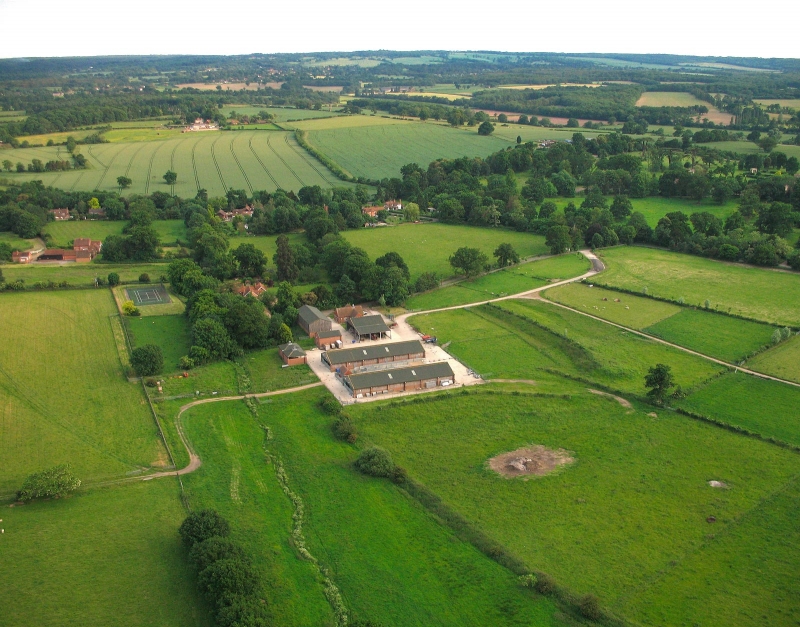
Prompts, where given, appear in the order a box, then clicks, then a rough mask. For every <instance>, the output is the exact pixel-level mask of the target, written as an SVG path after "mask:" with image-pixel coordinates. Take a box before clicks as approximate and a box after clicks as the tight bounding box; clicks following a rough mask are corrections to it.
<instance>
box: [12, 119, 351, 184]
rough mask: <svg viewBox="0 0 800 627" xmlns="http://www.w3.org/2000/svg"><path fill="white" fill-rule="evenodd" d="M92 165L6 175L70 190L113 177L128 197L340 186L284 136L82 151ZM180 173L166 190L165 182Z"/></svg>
mask: <svg viewBox="0 0 800 627" xmlns="http://www.w3.org/2000/svg"><path fill="white" fill-rule="evenodd" d="M59 150H63V149H60V148H58V147H50V148H27V149H19V150H16V151H15V153H14V156H15V159H16V160H19V161H23V162H25V163H28V162H30V160H31V159H34V158H35V159H42V160H43V161H49V160H51V159H55V158H56V155H57V154H58V151H59ZM83 154H84V155H85V156H86V158H87V159H88V161H89V164H90V165H91V167H90V168H88V169H85V170H70V171H66V172H43V173H32V172H26V173H24V174H16V173H10V174H8V178H9V180H11V181H23V180H24V181H28V180H41V181H43V182H44V184H45V185H52V186H54V187H60V188H62V189H66V190H68V191H92V190H95V189H98V190H106V191H109V190H117V189H118V187H117V177H119V176H127V177H128V178H130V179H131V180H132V181H133V184H132V185H131V187H130V188H129V189H128V190H126V193H136V194H152V193H153V192H155V191H163V192H167V193H174V194H176V195H179V196H182V197H187V198H192V197H194V196H195V194H197V191H198V190H199V189H206V190H207V191H208V193H209V195H210V196H224V195H225V191H226V190H228V189H243V190H245V191H246V192H247V193H248V194H250V193H252V191H253V190H261V189H263V190H268V191H274V190H276V189H278V188H281V189H285V190H295V191H296V190H298V189H300V188H301V187H303V186H306V185H320V186H322V187H331V186H343V185H346V183H343V182H342V181H340V180H339V179H337V178H336V177H335V176H334V175H333V174H332V173H331V172H329V171H328V170H327V168H325V166H323V165H322V164H321V163H320V162H319V161H317V160H316V159H315V158H314V157H313V156H311V155H310V154H308V153H307V152H306V151H305V150H304V149H303V148H301V147H300V146H299V145H298V144H297V142H296V141H295V138H294V134H293V133H291V132H288V131H287V132H283V131H236V132H208V133H183V134H181V135H180V136H179V137H175V138H173V139H166V140H164V141H152V142H151V141H148V142H142V141H139V142H119V143H109V144H96V145H93V146H86V147H85V150H83ZM167 170H172V171H173V172H176V173H177V174H178V181H177V183H176V184H175V185H174V186H172V187H170V186H169V185H167V184H166V183H164V180H163V179H162V176H163V175H164V173H165V172H166V171H167Z"/></svg>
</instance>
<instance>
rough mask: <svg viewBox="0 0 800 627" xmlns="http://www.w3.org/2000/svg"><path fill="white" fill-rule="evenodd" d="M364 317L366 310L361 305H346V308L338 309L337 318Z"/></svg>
mask: <svg viewBox="0 0 800 627" xmlns="http://www.w3.org/2000/svg"><path fill="white" fill-rule="evenodd" d="M363 315H364V308H363V307H362V306H361V305H345V306H344V307H337V308H336V317H337V318H341V317H342V316H344V317H345V318H350V317H352V316H356V317H359V318H360V317H361V316H363Z"/></svg>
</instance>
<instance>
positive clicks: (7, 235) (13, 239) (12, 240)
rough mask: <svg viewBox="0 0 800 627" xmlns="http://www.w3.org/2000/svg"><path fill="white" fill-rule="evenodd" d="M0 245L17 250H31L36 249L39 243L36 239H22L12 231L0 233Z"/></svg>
mask: <svg viewBox="0 0 800 627" xmlns="http://www.w3.org/2000/svg"><path fill="white" fill-rule="evenodd" d="M0 244H8V245H9V246H11V248H15V249H17V250H30V249H31V248H36V247H37V246H38V245H39V242H38V241H37V240H35V239H22V238H21V237H20V236H19V235H17V234H16V233H11V232H10V231H0Z"/></svg>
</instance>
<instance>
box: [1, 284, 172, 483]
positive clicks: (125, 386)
mask: <svg viewBox="0 0 800 627" xmlns="http://www.w3.org/2000/svg"><path fill="white" fill-rule="evenodd" d="M116 313H117V312H116V307H115V305H114V301H113V300H112V298H111V294H110V293H109V291H108V290H81V291H74V292H48V293H28V294H19V293H7V294H3V295H2V296H0V338H2V341H1V342H0V494H7V493H8V492H9V491H11V490H13V489H15V488H17V487H19V484H20V482H21V481H22V479H23V478H24V477H25V476H27V475H28V474H30V473H31V472H35V471H37V470H41V469H43V468H47V467H50V466H52V465H54V464H57V463H63V462H70V463H72V465H73V468H74V471H75V474H76V475H77V476H78V477H80V478H82V479H83V480H84V481H86V480H90V481H94V480H99V479H104V478H110V477H120V476H125V474H126V473H128V474H130V473H136V472H142V471H145V470H147V469H149V468H151V467H163V466H165V465H167V457H166V452H165V451H164V449H163V447H162V446H161V445H160V443H159V440H158V435H157V431H156V425H155V422H154V420H153V417H152V416H151V414H150V410H149V409H148V407H147V405H146V403H145V399H144V396H143V394H142V390H141V387H139V386H138V385H137V384H135V383H128V382H127V381H126V380H125V378H124V376H123V370H122V366H121V364H120V355H119V352H118V347H121V348H122V349H123V350H124V340H123V339H122V329H121V328H120V327H119V320H118V318H116V317H115V316H116ZM112 325H117V326H116V327H114V326H112ZM115 331H116V332H115Z"/></svg>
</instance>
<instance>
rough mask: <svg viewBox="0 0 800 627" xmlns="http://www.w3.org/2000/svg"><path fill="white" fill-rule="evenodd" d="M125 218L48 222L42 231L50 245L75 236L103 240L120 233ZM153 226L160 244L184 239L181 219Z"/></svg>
mask: <svg viewBox="0 0 800 627" xmlns="http://www.w3.org/2000/svg"><path fill="white" fill-rule="evenodd" d="M126 224H128V222H127V221H126V220H65V221H63V222H48V223H47V224H46V225H45V227H44V229H43V231H44V232H45V233H46V234H47V235H49V236H50V244H51V245H52V246H61V247H64V246H66V245H67V244H68V243H69V242H71V241H73V240H74V239H75V238H76V237H88V238H91V239H97V240H105V239H106V237H108V236H109V235H122V229H123V228H124V227H125V225H126ZM153 228H154V229H155V230H156V231H157V232H158V237H159V239H160V240H161V243H162V244H172V243H174V242H177V241H178V240H182V241H186V225H185V224H184V222H183V220H155V221H154V222H153Z"/></svg>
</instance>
